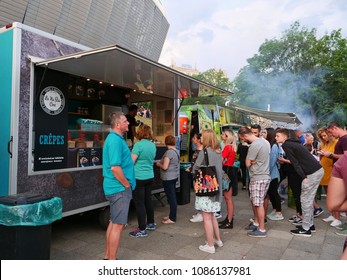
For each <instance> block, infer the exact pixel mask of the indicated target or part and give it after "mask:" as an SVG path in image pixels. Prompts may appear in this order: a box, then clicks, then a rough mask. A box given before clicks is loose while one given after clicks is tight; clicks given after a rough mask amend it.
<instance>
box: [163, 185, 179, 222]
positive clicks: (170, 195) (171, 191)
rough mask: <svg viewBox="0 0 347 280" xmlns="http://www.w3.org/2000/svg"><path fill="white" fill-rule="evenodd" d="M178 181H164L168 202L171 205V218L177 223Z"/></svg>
mask: <svg viewBox="0 0 347 280" xmlns="http://www.w3.org/2000/svg"><path fill="white" fill-rule="evenodd" d="M177 180H178V179H174V180H168V181H163V187H164V191H165V194H166V197H167V202H168V203H169V205H170V214H169V218H170V220H171V221H174V222H176V215H177V200H176V182H177Z"/></svg>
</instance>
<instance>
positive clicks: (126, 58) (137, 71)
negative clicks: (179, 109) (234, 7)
mask: <svg viewBox="0 0 347 280" xmlns="http://www.w3.org/2000/svg"><path fill="white" fill-rule="evenodd" d="M34 64H35V66H39V67H46V68H49V69H52V70H56V71H60V72H63V73H68V74H71V75H74V76H78V77H83V78H89V79H92V80H96V81H100V82H103V83H109V84H114V85H117V86H120V87H123V88H129V89H131V90H133V91H139V92H141V93H143V94H153V95H158V96H162V97H166V98H175V99H177V98H180V97H181V98H182V97H183V98H188V97H199V96H215V95H225V96H226V95H230V94H232V92H230V91H227V90H224V89H221V88H218V87H215V86H213V85H210V84H208V83H205V82H203V81H200V80H197V79H194V78H192V77H190V76H188V75H185V74H183V73H181V72H178V71H176V70H174V69H172V68H170V67H167V66H165V65H162V64H160V63H158V62H155V61H152V60H150V59H148V58H145V57H143V56H140V55H138V54H136V53H133V52H131V51H129V50H127V49H124V48H122V47H119V46H117V45H112V46H108V47H103V48H98V49H93V50H88V51H82V52H78V53H74V54H70V55H66V56H61V57H57V58H52V59H48V60H43V61H40V62H34Z"/></svg>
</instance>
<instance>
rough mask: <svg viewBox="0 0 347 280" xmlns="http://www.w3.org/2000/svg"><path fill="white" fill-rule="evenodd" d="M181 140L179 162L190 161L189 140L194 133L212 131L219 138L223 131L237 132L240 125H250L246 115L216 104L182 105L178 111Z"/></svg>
mask: <svg viewBox="0 0 347 280" xmlns="http://www.w3.org/2000/svg"><path fill="white" fill-rule="evenodd" d="M179 120H180V122H179V125H180V138H181V147H180V148H181V161H183V162H187V161H190V156H191V154H192V149H191V138H192V136H193V134H194V133H195V132H201V131H202V130H203V129H213V130H214V131H215V132H216V133H217V135H218V136H220V134H221V132H222V131H223V129H225V128H228V129H232V130H234V131H235V132H236V133H237V130H238V128H239V127H241V126H242V125H250V124H251V120H250V118H249V117H248V114H245V113H243V112H240V111H236V110H234V109H233V108H232V107H226V106H219V105H217V104H200V103H199V101H198V102H197V104H196V105H182V106H181V107H180V111H179Z"/></svg>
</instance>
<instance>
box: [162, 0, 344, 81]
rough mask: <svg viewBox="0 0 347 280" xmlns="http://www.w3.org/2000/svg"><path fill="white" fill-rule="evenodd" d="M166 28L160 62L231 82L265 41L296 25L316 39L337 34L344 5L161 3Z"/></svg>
mask: <svg viewBox="0 0 347 280" xmlns="http://www.w3.org/2000/svg"><path fill="white" fill-rule="evenodd" d="M160 1H161V2H162V4H163V6H164V9H165V11H166V14H167V19H168V21H169V23H170V28H169V32H168V35H167V38H166V42H165V44H164V48H163V50H162V54H161V57H160V60H159V62H161V63H163V64H165V65H171V64H173V63H174V64H176V65H177V66H182V64H188V65H190V66H191V67H193V68H197V69H198V70H199V71H201V72H203V71H206V70H208V69H211V68H217V69H223V70H226V71H227V74H228V77H229V78H230V79H234V78H235V76H236V74H237V73H238V72H239V70H240V69H241V68H242V67H243V66H245V65H246V64H247V61H246V60H247V58H250V57H252V56H253V55H254V54H256V53H257V52H258V48H259V46H260V45H261V44H262V43H263V42H264V41H265V39H272V38H275V37H276V38H280V37H281V35H282V32H283V31H284V30H286V29H289V27H290V25H291V24H293V23H294V22H295V21H299V22H300V24H301V26H305V27H307V28H309V29H311V28H316V29H317V36H318V37H321V36H322V35H324V34H326V33H330V32H331V31H332V30H337V29H342V34H343V36H344V37H346V36H347V0H160Z"/></svg>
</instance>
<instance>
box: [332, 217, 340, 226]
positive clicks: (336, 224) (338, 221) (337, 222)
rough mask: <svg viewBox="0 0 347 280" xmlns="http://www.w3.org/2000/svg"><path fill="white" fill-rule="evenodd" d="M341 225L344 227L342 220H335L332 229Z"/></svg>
mask: <svg viewBox="0 0 347 280" xmlns="http://www.w3.org/2000/svg"><path fill="white" fill-rule="evenodd" d="M340 225H342V222H341V221H340V220H338V219H335V220H334V221H333V222H332V223H331V224H330V226H331V227H337V226H340Z"/></svg>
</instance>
